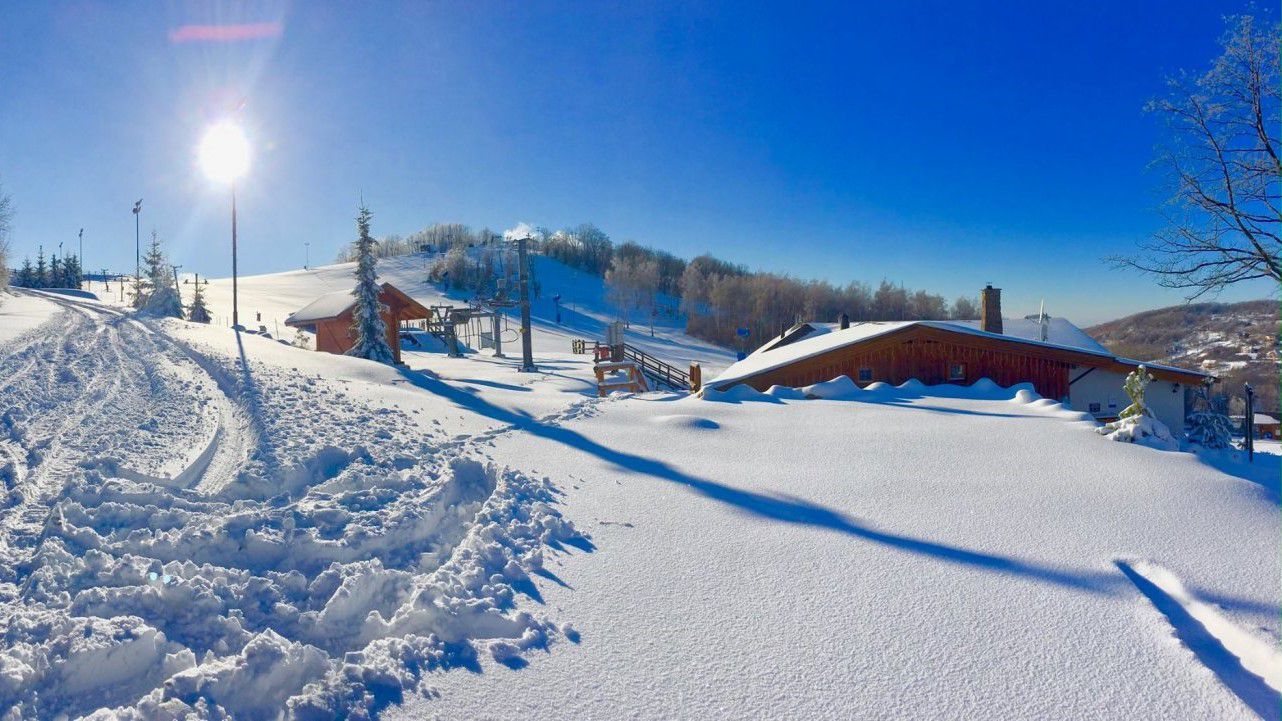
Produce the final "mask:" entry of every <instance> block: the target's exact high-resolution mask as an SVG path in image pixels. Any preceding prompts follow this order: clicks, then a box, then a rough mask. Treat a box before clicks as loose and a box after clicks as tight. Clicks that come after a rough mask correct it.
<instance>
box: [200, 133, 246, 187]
mask: <svg viewBox="0 0 1282 721" xmlns="http://www.w3.org/2000/svg"><path fill="white" fill-rule="evenodd" d="M199 157H200V167H201V169H202V170H204V171H205V175H207V176H209V178H210V179H212V180H214V181H216V182H219V183H230V182H232V181H234V180H235V179H236V178H239V177H240V176H241V175H244V174H245V171H246V170H247V169H248V168H249V141H248V140H246V138H245V132H244V131H243V130H241V129H240V127H239V126H237V125H233V124H232V123H228V122H223V123H219V124H217V125H214V126H213V127H211V128H210V129H209V130H207V131H206V132H205V137H204V138H202V139H201V141H200V150H199Z"/></svg>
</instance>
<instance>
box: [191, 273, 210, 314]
mask: <svg viewBox="0 0 1282 721" xmlns="http://www.w3.org/2000/svg"><path fill="white" fill-rule="evenodd" d="M187 319H188V320H190V321H194V322H196V323H208V322H209V321H210V320H212V318H210V316H209V308H207V307H206V306H205V293H204V292H203V291H201V289H200V276H199V275H198V276H196V290H195V291H194V292H193V293H192V296H191V305H190V306H188V307H187Z"/></svg>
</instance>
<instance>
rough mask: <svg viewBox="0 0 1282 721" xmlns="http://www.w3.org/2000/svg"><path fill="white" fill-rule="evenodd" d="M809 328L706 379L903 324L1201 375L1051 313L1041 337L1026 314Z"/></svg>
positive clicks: (782, 361)
mask: <svg viewBox="0 0 1282 721" xmlns="http://www.w3.org/2000/svg"><path fill="white" fill-rule="evenodd" d="M809 325H810V326H811V327H812V328H814V331H812V332H811V333H809V334H808V335H806V336H805V337H803V338H802V339H800V340H797V341H794V342H792V343H789V344H787V345H784V346H780V347H777V348H773V349H770V350H765V351H762V350H758V351H757V352H755V353H753V354H751V355H749V356H748V357H746V358H744V359H743V360H741V361H739V362H737V363H735V364H734V365H732V366H730V367H729V368H727V369H726V370H725V371H723V372H722V373H721V374H720V375H719V376H717V377H716V378H714V379H712V380H711V381H709V382H708V384H707V385H710V386H712V385H715V386H720V387H724V386H726V385H727V384H732V383H736V382H739V381H742V380H746V379H748V378H750V377H752V376H755V375H758V374H760V373H764V372H766V371H771V370H774V369H776V368H782V367H784V366H787V365H791V364H792V363H795V362H797V361H799V360H803V359H805V358H810V357H812V356H817V355H820V354H823V353H827V352H828V351H832V350H836V349H838V348H844V347H846V346H849V345H854V344H856V343H861V342H863V341H866V340H870V339H872V338H876V337H878V336H882V335H886V334H887V333H891V332H894V331H897V330H901V329H903V328H907V327H909V326H924V327H929V328H937V329H939V330H946V331H952V332H954V333H966V334H968V335H976V336H982V337H987V338H1001V339H1005V340H1013V341H1017V342H1019V343H1027V344H1029V345H1036V346H1041V347H1045V348H1055V349H1059V350H1069V351H1075V352H1078V353H1087V354H1090V355H1095V356H1100V357H1101V358H1103V359H1109V360H1117V361H1120V362H1122V363H1126V364H1129V365H1141V364H1142V365H1144V366H1146V367H1148V368H1152V369H1155V370H1166V371H1171V372H1176V373H1189V374H1192V375H1199V376H1207V375H1208V374H1206V373H1203V372H1201V371H1193V370H1188V369H1186V368H1177V367H1175V366H1167V365H1162V364H1159V363H1148V362H1145V361H1137V360H1131V359H1127V358H1119V357H1117V356H1114V355H1113V354H1112V353H1110V352H1109V351H1108V349H1107V348H1105V347H1104V346H1102V345H1100V344H1099V343H1098V342H1097V341H1096V340H1095V339H1094V338H1091V337H1090V335H1088V334H1087V333H1086V331H1084V330H1082V329H1081V328H1078V327H1077V326H1075V325H1073V324H1072V323H1070V322H1069V321H1067V320H1065V319H1063V318H1051V319H1050V322H1049V323H1048V328H1047V340H1045V341H1043V340H1041V324H1040V323H1039V322H1038V321H1037V320H1036V319H1032V318H1003V319H1002V330H1003V331H1005V332H1003V333H989V332H987V331H983V330H980V329H979V321H966V320H961V321H958V320H901V321H869V322H863V323H852V324H851V325H850V327H849V328H845V329H842V328H840V327H838V326H837V325H836V324H835V323H810V324H809Z"/></svg>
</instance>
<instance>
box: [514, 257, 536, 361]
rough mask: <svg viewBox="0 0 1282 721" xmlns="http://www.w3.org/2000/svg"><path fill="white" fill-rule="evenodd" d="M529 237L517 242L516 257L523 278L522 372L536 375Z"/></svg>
mask: <svg viewBox="0 0 1282 721" xmlns="http://www.w3.org/2000/svg"><path fill="white" fill-rule="evenodd" d="M529 240H530V239H529V237H528V236H521V237H520V238H519V239H517V241H516V255H517V260H518V262H519V263H520V277H521V372H522V373H536V372H538V370H539V369H538V368H537V367H535V365H534V348H533V345H532V342H533V339H532V338H531V337H530V336H531V333H530V268H529V259H528V258H527V256H526V245H528V244H529Z"/></svg>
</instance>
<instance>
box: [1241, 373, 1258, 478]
mask: <svg viewBox="0 0 1282 721" xmlns="http://www.w3.org/2000/svg"><path fill="white" fill-rule="evenodd" d="M1244 387H1245V389H1246V416H1245V417H1243V419H1242V420H1243V421H1245V424H1244V425H1245V426H1246V427H1245V428H1244V429H1242V430H1243V431H1244V432H1245V434H1246V460H1247V462H1248V463H1255V389H1254V388H1252V387H1251V384H1250V383H1246V384H1244Z"/></svg>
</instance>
